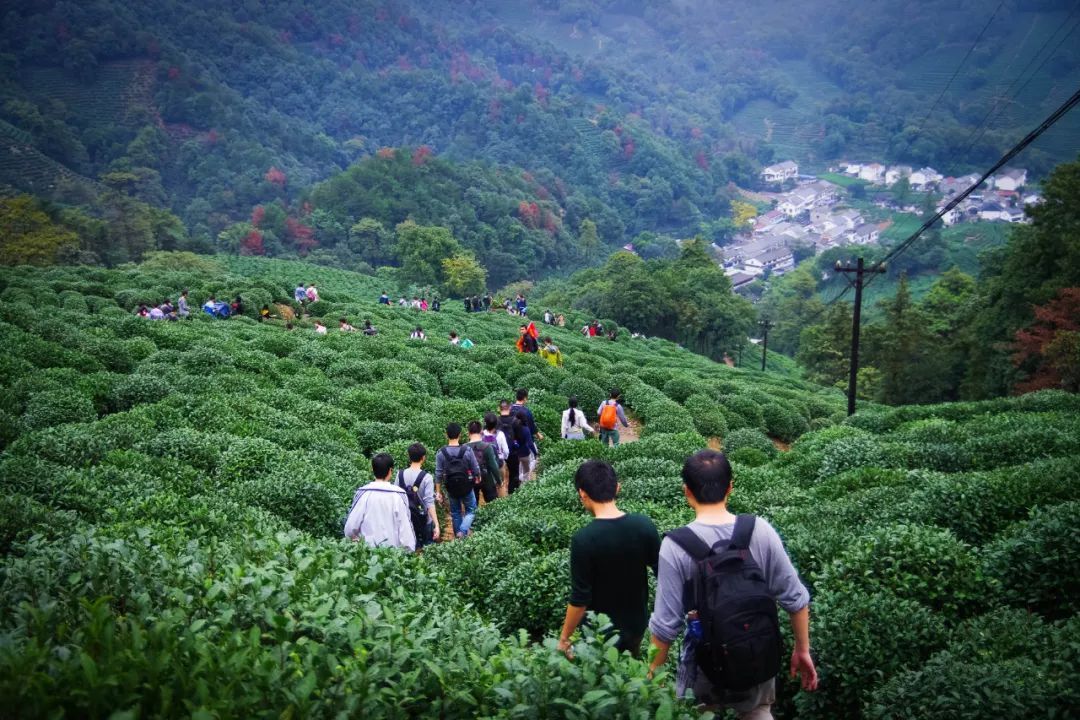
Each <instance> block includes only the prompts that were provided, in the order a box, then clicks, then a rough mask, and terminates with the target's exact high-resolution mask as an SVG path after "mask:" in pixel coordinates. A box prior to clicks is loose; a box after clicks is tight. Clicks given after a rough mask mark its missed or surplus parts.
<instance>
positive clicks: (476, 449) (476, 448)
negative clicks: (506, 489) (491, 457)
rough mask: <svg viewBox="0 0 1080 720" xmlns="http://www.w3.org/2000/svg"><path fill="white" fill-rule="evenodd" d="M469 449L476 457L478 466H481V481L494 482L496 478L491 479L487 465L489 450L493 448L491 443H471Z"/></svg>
mask: <svg viewBox="0 0 1080 720" xmlns="http://www.w3.org/2000/svg"><path fill="white" fill-rule="evenodd" d="M468 447H470V448H472V451H473V455H475V456H476V464H477V465H479V466H480V479H481V480H483V481H484V482H488V481H489V480H494V479H495V478H489V477H488V475H489V474H490V472H489V471H488V464H487V450H488V448H489V447H491V443H488V442H484V441H483V440H477V441H476V442H471V443H469V445H468Z"/></svg>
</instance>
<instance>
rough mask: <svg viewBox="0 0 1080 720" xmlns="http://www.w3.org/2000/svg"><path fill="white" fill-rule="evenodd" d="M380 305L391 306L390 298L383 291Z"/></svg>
mask: <svg viewBox="0 0 1080 720" xmlns="http://www.w3.org/2000/svg"><path fill="white" fill-rule="evenodd" d="M379 304H380V305H389V304H390V296H389V295H387V294H386V291H385V290H383V291H382V295H380V296H379Z"/></svg>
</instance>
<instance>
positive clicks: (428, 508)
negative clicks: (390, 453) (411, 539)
mask: <svg viewBox="0 0 1080 720" xmlns="http://www.w3.org/2000/svg"><path fill="white" fill-rule="evenodd" d="M408 453H409V467H407V468H405V469H404V470H400V471H398V475H397V484H398V487H400V488H401V489H402V490H404V491H405V493H406V495H408V496H409V516H410V518H411V520H412V525H413V532H414V533H415V534H416V547H417V548H421V547H423V546H425V545H430V544H431V543H433V542H437V541H438V539H439V517H438V515H436V514H435V478H433V477H432V476H431V474H430V473H428V472H427V471H426V470H424V463H425V462H427V448H426V447H424V445H423V444H422V443H413V444H412V445H410V446H409V449H408Z"/></svg>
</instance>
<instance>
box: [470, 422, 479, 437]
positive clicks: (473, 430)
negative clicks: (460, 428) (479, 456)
mask: <svg viewBox="0 0 1080 720" xmlns="http://www.w3.org/2000/svg"><path fill="white" fill-rule="evenodd" d="M468 430H469V434H470V435H476V434H477V433H479V432H480V430H481V427H480V421H479V420H470V421H469V427H468Z"/></svg>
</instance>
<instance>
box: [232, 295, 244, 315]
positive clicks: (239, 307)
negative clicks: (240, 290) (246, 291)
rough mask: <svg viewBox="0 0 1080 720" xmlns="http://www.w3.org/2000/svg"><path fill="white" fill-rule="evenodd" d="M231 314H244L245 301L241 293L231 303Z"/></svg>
mask: <svg viewBox="0 0 1080 720" xmlns="http://www.w3.org/2000/svg"><path fill="white" fill-rule="evenodd" d="M229 314H230V315H234V316H235V315H243V314H244V301H243V300H242V299H241V298H240V296H239V295H237V296H236V298H235V299H234V300H233V301H232V304H231V305H229Z"/></svg>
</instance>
